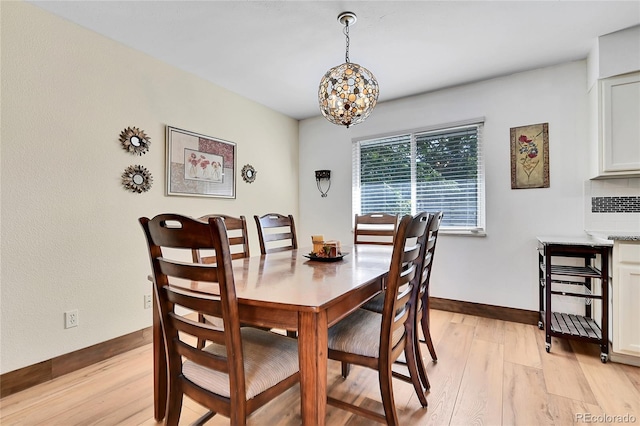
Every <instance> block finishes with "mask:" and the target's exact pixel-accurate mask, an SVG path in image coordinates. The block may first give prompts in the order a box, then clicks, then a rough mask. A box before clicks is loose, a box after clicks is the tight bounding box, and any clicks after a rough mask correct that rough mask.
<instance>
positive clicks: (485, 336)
mask: <svg viewBox="0 0 640 426" xmlns="http://www.w3.org/2000/svg"><path fill="white" fill-rule="evenodd" d="M504 336H505V322H504V321H500V320H495V319H490V318H478V325H476V332H475V338H476V339H482V340H487V341H489V342H495V343H504Z"/></svg>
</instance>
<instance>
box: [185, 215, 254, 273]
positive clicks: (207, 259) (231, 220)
mask: <svg viewBox="0 0 640 426" xmlns="http://www.w3.org/2000/svg"><path fill="white" fill-rule="evenodd" d="M211 217H220V218H222V220H224V225H225V227H226V228H227V236H228V237H229V250H230V251H231V258H232V259H242V258H244V257H249V256H250V254H249V234H248V232H247V220H246V218H245V217H244V216H239V217H233V216H228V215H225V214H208V215H205V216H200V217H199V218H198V220H201V221H203V222H208V221H209V218H211ZM192 257H193V261H194V262H196V263H215V256H205V255H204V254H203V253H201V252H200V250H193V251H192Z"/></svg>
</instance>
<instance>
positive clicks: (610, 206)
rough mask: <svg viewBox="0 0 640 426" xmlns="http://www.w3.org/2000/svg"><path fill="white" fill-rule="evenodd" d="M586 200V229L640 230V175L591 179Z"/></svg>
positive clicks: (585, 196) (586, 189) (587, 184)
mask: <svg viewBox="0 0 640 426" xmlns="http://www.w3.org/2000/svg"><path fill="white" fill-rule="evenodd" d="M584 202H585V208H584V212H585V218H584V228H585V230H588V231H616V232H618V231H620V232H640V178H628V179H602V180H588V181H586V182H585V190H584Z"/></svg>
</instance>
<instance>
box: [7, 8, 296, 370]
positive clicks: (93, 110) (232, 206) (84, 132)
mask: <svg viewBox="0 0 640 426" xmlns="http://www.w3.org/2000/svg"><path fill="white" fill-rule="evenodd" d="M1 8H2V15H1V17H2V20H1V24H2V25H1V31H2V33H1V42H2V49H1V55H2V56H1V60H2V76H1V79H2V85H1V89H2V92H1V93H2V108H1V110H2V112H1V114H2V115H1V122H2V128H1V152H0V153H1V157H0V158H1V192H0V194H1V196H2V198H1V202H2V205H1V219H2V222H1V246H0V248H1V251H0V253H1V263H0V283H1V291H2V293H1V296H2V299H1V301H0V303H1V309H0V310H1V316H0V319H1V339H2V340H1V344H0V347H1V356H0V358H1V364H0V372H1V373H6V372H9V371H12V370H15V369H17V368H20V367H24V366H27V365H31V364H34V363H37V362H40V361H43V360H46V359H50V358H53V357H55V356H58V355H61V354H64V353H68V352H71V351H74V350H77V349H80V348H84V347H87V346H90V345H93V344H95V343H99V342H102V341H105V340H108V339H111V338H114V337H117V336H121V335H124V334H127V333H130V332H133V331H136V330H140V329H142V328H145V327H148V326H150V325H151V310H144V309H143V295H144V294H146V293H150V292H151V287H150V283H149V282H148V281H147V279H146V277H147V275H148V274H149V273H150V266H149V259H148V254H147V252H146V245H145V241H144V236H143V233H142V229H141V228H140V225H139V224H138V221H137V219H138V218H139V217H140V216H149V217H152V216H154V215H156V214H158V213H161V212H167V211H171V212H177V213H183V214H188V215H193V216H200V215H202V214H206V213H216V212H217V213H226V214H231V215H241V214H244V215H246V216H247V218H248V219H249V220H250V222H249V234H250V238H251V250H252V252H253V253H259V246H258V241H257V236H256V235H257V234H256V230H255V225H254V222H253V219H252V215H253V214H264V213H267V212H269V211H282V212H287V213H292V214H293V215H294V216H295V218H296V220H297V219H298V199H297V196H296V194H297V193H298V144H297V141H298V139H297V138H298V123H297V121H296V120H293V119H291V118H288V117H285V116H283V115H281V114H279V113H276V112H274V111H272V110H269V109H267V108H265V107H263V106H261V105H258V104H256V103H253V102H250V101H248V100H246V99H244V98H241V97H239V96H237V95H235V94H232V93H230V92H228V91H226V90H224V89H221V88H220V87H217V86H215V85H212V84H210V83H207V82H205V81H203V80H201V79H199V78H197V77H195V76H193V75H191V74H187V73H185V72H182V71H179V70H177V69H175V68H172V67H170V66H168V65H166V64H164V63H161V62H159V61H157V60H154V59H152V58H150V57H148V56H145V55H142V54H140V53H138V52H136V51H134V50H132V49H129V48H126V47H124V46H122V45H120V44H118V43H116V42H114V41H112V40H109V39H106V38H104V37H102V36H99V35H97V34H95V33H92V32H89V31H87V30H85V29H83V28H81V27H79V26H76V25H74V24H71V23H69V22H66V21H64V20H62V19H60V18H57V17H55V16H53V15H51V14H49V13H47V12H44V11H42V10H41V9H38V8H36V7H34V6H31V5H29V4H24V3H21V2H2V4H1ZM205 54H206V53H205ZM166 125H170V126H175V127H179V128H183V129H187V130H191V131H194V132H198V133H202V134H206V135H210V136H214V137H218V138H222V139H225V140H229V141H233V142H235V143H237V166H238V169H240V168H241V167H242V166H243V165H244V164H247V163H250V164H252V165H253V166H254V167H255V168H256V170H257V171H258V174H257V179H256V181H255V182H254V183H252V184H247V183H245V182H243V181H242V179H241V178H240V174H239V171H236V180H237V194H236V195H237V197H236V199H220V198H196V197H175V196H173V197H167V196H165V195H164V193H165V126H166ZM129 126H136V127H140V128H141V129H143V130H144V131H145V132H146V133H147V134H148V135H149V136H150V138H151V149H150V152H149V153H148V154H146V155H144V156H142V157H136V156H132V155H131V154H129V153H127V152H125V151H124V150H123V149H122V148H121V145H120V142H119V140H118V139H119V135H120V132H121V131H122V130H123V129H125V128H126V127H129ZM131 164H142V165H144V166H145V167H147V168H148V169H149V170H150V171H151V173H152V174H153V177H154V184H153V187H152V189H151V190H150V191H149V192H147V193H143V194H133V193H131V192H127V191H125V190H124V189H123V187H122V186H121V183H120V180H121V179H120V175H121V174H122V172H123V170H124V169H125V168H126V167H127V166H129V165H131ZM70 309H78V310H79V322H80V326H79V327H78V328H73V329H69V330H65V329H64V328H63V324H64V322H63V312H64V311H67V310H70Z"/></svg>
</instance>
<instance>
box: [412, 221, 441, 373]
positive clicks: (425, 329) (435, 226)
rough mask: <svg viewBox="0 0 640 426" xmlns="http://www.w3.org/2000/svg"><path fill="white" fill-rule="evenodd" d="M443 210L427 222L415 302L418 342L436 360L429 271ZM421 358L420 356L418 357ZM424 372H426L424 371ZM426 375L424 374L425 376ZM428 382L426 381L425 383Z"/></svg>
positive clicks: (434, 252) (431, 267) (431, 266)
mask: <svg viewBox="0 0 640 426" xmlns="http://www.w3.org/2000/svg"><path fill="white" fill-rule="evenodd" d="M443 217H444V212H437V213H434V214H433V217H432V218H431V221H430V222H429V230H428V232H429V236H428V239H427V244H426V253H425V259H424V262H423V265H422V272H421V273H420V275H421V276H420V283H421V284H420V292H419V295H418V298H419V300H420V303H419V304H417V305H416V306H417V310H416V318H417V319H418V321H420V327H421V329H422V335H423V336H424V338H423V339H420V343H426V344H427V348H428V349H429V353H430V354H431V359H432V360H433V361H438V356H437V355H436V349H435V347H434V346H433V340H432V339H431V332H430V331H429V282H430V280H431V271H432V269H433V259H434V257H435V254H436V243H437V242H438V232H439V231H440V225H441V224H442V218H443ZM420 359H422V357H420ZM425 374H426V372H425ZM425 377H426V376H425ZM427 383H428V381H427V382H426V383H425V386H426V384H427Z"/></svg>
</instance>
